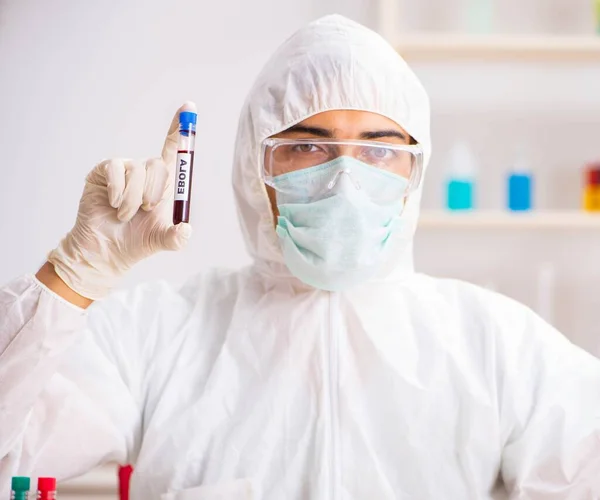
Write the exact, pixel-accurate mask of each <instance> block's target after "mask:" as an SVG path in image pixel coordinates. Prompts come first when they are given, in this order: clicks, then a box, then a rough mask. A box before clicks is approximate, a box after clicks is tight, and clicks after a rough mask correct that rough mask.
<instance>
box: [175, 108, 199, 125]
mask: <svg viewBox="0 0 600 500" xmlns="http://www.w3.org/2000/svg"><path fill="white" fill-rule="evenodd" d="M197 118H198V115H197V114H196V113H194V112H193V111H182V112H181V113H179V128H180V129H184V130H188V129H189V128H190V125H191V128H192V130H196V119H197Z"/></svg>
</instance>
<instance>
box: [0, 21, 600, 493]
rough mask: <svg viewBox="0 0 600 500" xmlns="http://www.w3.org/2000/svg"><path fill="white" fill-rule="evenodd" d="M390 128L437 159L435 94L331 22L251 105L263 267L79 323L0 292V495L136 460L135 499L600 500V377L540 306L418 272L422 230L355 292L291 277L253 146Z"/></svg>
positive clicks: (138, 293)
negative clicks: (21, 485) (313, 118)
mask: <svg viewBox="0 0 600 500" xmlns="http://www.w3.org/2000/svg"><path fill="white" fill-rule="evenodd" d="M338 108H344V109H348V108H352V109H361V110H367V111H372V112H376V113H380V114H383V115H385V116H387V117H389V118H391V119H393V120H394V121H396V122H397V123H399V124H400V125H401V126H402V127H404V128H405V129H406V130H407V131H408V132H409V133H410V134H411V135H412V136H413V137H414V138H416V139H417V140H418V141H419V142H420V143H421V144H422V145H423V146H424V147H425V150H426V152H427V156H428V155H429V150H430V139H429V109H428V99H427V96H426V94H425V91H424V90H423V88H422V87H421V85H420V84H419V82H418V80H417V78H416V77H415V76H414V74H413V73H412V72H411V71H410V70H409V68H408V67H407V65H406V64H405V63H404V62H403V61H402V59H401V58H400V57H399V56H398V55H397V54H396V53H395V52H394V51H393V49H392V48H391V47H390V46H389V45H387V44H386V43H385V42H384V41H383V40H382V39H381V38H380V37H379V36H378V35H376V34H374V33H373V32H371V31H369V30H367V29H365V28H364V27H362V26H360V25H357V24H355V23H353V22H350V21H348V20H346V19H344V18H342V17H339V16H329V17H326V18H323V19H320V20H318V21H316V22H314V23H312V24H310V25H308V26H307V27H306V28H304V29H302V30H300V31H299V32H298V33H296V34H295V35H294V36H293V37H291V38H290V39H289V40H287V41H286V42H285V44H284V45H283V46H282V47H281V48H280V49H279V50H278V51H277V52H276V53H275V55H274V56H273V58H272V59H271V61H270V62H269V63H268V64H267V66H266V67H265V69H264V71H263V72H262V73H261V74H260V76H259V78H258V81H257V83H256V84H255V86H254V87H253V89H252V91H251V93H250V96H249V98H248V100H247V102H246V105H245V107H244V109H243V111H242V115H241V121H240V126H239V133H238V137H237V144H236V153H235V164H234V171H233V185H234V189H235V193H236V197H237V203H238V207H239V214H240V220H241V226H242V229H243V233H244V237H245V239H246V244H247V247H248V251H249V252H250V253H251V255H252V257H253V258H254V264H253V265H252V266H251V267H249V268H247V269H243V270H241V271H233V272H225V271H211V272H208V273H205V274H201V275H198V276H196V277H195V278H193V279H192V280H190V281H189V283H188V284H187V285H186V286H184V287H183V288H182V289H181V290H174V289H172V288H171V287H169V285H167V284H165V283H158V284H150V285H144V286H139V287H137V288H135V289H133V290H131V291H125V292H118V293H114V294H113V295H112V296H110V297H108V298H107V299H105V300H102V301H99V302H96V303H95V304H94V305H93V306H92V307H90V308H89V310H88V312H87V313H85V312H83V311H82V310H80V309H78V308H77V307H75V306H72V305H70V304H69V303H67V302H65V301H63V300H62V299H60V298H59V297H58V296H56V295H55V294H53V293H52V292H50V291H49V290H48V289H45V288H44V286H42V285H41V284H40V283H39V282H38V281H37V280H36V279H35V278H34V277H32V276H25V277H22V278H20V279H17V280H16V281H14V282H12V283H10V284H9V285H8V286H7V287H5V288H4V289H3V290H2V293H1V295H0V321H1V325H0V327H1V328H0V352H2V354H1V357H0V479H1V481H0V485H1V489H0V491H4V492H6V491H8V484H9V480H10V476H11V475H13V474H17V473H18V474H31V475H34V476H35V475H37V474H40V475H56V476H58V477H59V478H66V477H70V476H73V475H76V474H80V473H83V472H85V471H87V470H89V469H90V468H92V467H94V466H95V465H97V464H99V463H101V462H106V461H114V460H117V461H120V462H130V463H133V464H134V466H135V472H134V475H133V478H132V498H133V499H134V500H142V499H144V500H150V499H178V500H182V499H203V500H211V499H212V500H216V499H221V500H223V499H226V500H249V499H255V500H257V499H260V500H309V499H310V500H351V499H352V500H374V499H377V500H383V499H415V500H427V499H432V500H434V499H435V500H441V499H448V500H465V499H484V498H490V497H491V491H492V489H493V485H494V483H495V482H496V479H497V477H498V476H500V477H502V478H503V480H504V482H505V483H506V487H507V489H508V490H509V492H510V494H511V497H512V498H515V499H517V498H518V499H525V498H534V499H553V500H558V499H560V500H564V499H574V500H581V499H592V498H595V499H597V498H600V362H599V361H598V360H597V359H596V358H594V357H592V356H591V355H589V354H587V353H585V352H583V351H582V350H580V349H579V348H577V347H575V346H573V345H572V344H570V343H569V342H568V341H567V340H566V339H565V338H564V337H563V336H562V335H561V334H559V333H558V332H556V331H555V330H554V329H553V328H552V327H550V326H549V325H547V324H546V323H544V322H543V321H542V320H541V319H539V318H538V317H536V316H535V314H533V313H532V312H531V311H530V310H528V309H527V308H525V307H523V306H521V305H519V304H517V303H515V302H513V301H512V300H509V299H507V298H504V297H502V296H499V295H497V294H494V293H491V292H488V291H485V290H482V289H480V288H477V287H475V286H472V285H469V284H466V283H462V282H458V281H452V280H439V279H433V278H430V277H427V276H423V275H419V274H416V273H415V272H414V271H413V264H412V250H411V248H412V243H411V240H412V235H413V232H414V230H415V227H416V222H417V216H418V202H419V193H417V194H416V195H415V196H412V198H411V199H410V200H409V202H408V206H407V209H406V211H405V215H404V217H405V224H406V225H405V235H404V238H403V241H402V247H401V248H400V247H399V248H398V251H397V252H396V253H395V255H394V257H393V259H392V261H390V262H388V263H387V266H386V269H385V272H383V273H381V275H380V276H379V277H378V278H377V279H375V280H373V281H371V282H369V283H365V284H364V285H361V286H358V287H355V288H353V289H351V290H348V291H346V292H343V293H330V292H324V291H320V290H315V289H311V288H309V287H307V286H305V285H303V284H302V283H300V282H299V281H298V280H297V279H295V278H293V277H292V276H291V275H290V273H289V272H288V271H287V269H286V267H285V265H284V264H283V261H282V257H281V252H280V249H279V245H278V241H277V238H276V235H275V232H274V228H273V219H272V214H271V209H270V205H269V202H268V199H267V194H266V192H265V188H264V185H263V184H262V182H261V179H260V176H259V155H258V151H259V144H260V143H261V141H262V140H263V139H264V138H266V137H268V136H270V135H273V134H275V133H277V132H279V131H281V130H283V129H285V128H287V127H289V126H291V125H292V124H294V123H296V122H299V121H301V120H303V119H304V118H306V117H308V116H310V115H312V114H315V113H319V112H322V111H325V110H330V109H338Z"/></svg>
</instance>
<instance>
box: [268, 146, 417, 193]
mask: <svg viewBox="0 0 600 500" xmlns="http://www.w3.org/2000/svg"><path fill="white" fill-rule="evenodd" d="M340 157H351V158H353V159H355V160H358V162H360V164H361V165H363V166H365V167H367V168H368V167H373V168H374V169H377V170H378V171H381V172H383V173H385V174H387V175H390V176H391V177H390V178H391V179H392V178H394V177H396V176H397V177H400V178H402V180H404V181H406V182H403V183H402V185H403V191H404V192H403V193H397V195H398V196H406V195H408V194H410V192H412V191H414V190H415V189H416V188H417V187H418V186H419V183H420V181H421V175H422V170H423V150H422V148H421V146H420V145H418V144H416V145H400V144H389V143H385V142H378V141H354V140H332V139H284V138H269V139H265V140H264V141H263V143H262V152H261V158H262V176H263V180H264V182H265V184H267V185H269V186H271V187H273V188H274V189H275V190H276V191H278V192H283V193H285V194H291V192H292V191H293V190H294V182H290V181H291V180H293V178H294V176H295V175H290V174H297V175H303V174H306V175H309V174H310V173H311V169H319V168H320V167H321V166H322V165H324V164H329V162H332V161H333V160H336V159H338V158H340ZM339 164H340V165H344V164H345V162H339ZM340 168H343V167H340ZM351 170H352V168H348V167H345V169H344V171H345V173H348V174H350V176H352V175H353V174H352V171H351ZM313 172H314V171H313ZM338 176H339V172H338V171H336V169H335V168H331V169H327V175H312V176H311V179H312V180H313V181H312V183H311V191H312V192H313V193H312V194H314V195H315V196H316V195H318V194H319V193H321V194H322V193H324V192H326V191H327V190H328V189H329V190H331V189H332V182H335V179H336V178H337V177H338ZM284 178H285V180H286V182H278V179H284ZM357 187H360V186H359V184H358V183H357ZM286 191H290V193H287V192H286Z"/></svg>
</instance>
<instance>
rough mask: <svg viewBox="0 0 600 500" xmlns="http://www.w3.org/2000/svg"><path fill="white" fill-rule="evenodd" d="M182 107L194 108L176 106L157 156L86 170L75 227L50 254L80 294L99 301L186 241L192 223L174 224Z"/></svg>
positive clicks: (110, 162)
mask: <svg viewBox="0 0 600 500" xmlns="http://www.w3.org/2000/svg"><path fill="white" fill-rule="evenodd" d="M181 111H193V112H196V106H195V104H194V103H191V102H188V103H185V104H184V105H183V106H181V108H179V109H178V110H177V113H175V116H174V117H173V122H172V123H171V127H170V128H169V132H168V134H167V138H166V140H165V144H164V146H163V150H162V155H161V157H160V158H150V159H146V160H139V161H138V160H128V159H112V160H105V161H102V162H101V163H99V164H98V165H96V167H94V169H93V170H92V171H91V172H90V173H89V174H88V176H87V178H86V184H85V188H84V190H83V195H82V196H81V200H80V202H79V212H78V214H77V220H76V222H75V226H74V227H73V229H71V231H70V232H69V233H68V234H67V235H66V236H65V238H64V239H63V240H62V241H61V242H60V244H59V246H58V248H56V249H55V250H53V251H52V252H50V254H49V256H48V261H49V262H51V263H52V264H53V265H54V269H55V271H56V274H58V276H60V278H61V279H62V280H63V281H64V282H65V283H66V284H67V285H68V286H69V287H70V288H71V289H73V290H74V291H75V292H77V293H78V294H79V295H82V296H84V297H87V298H89V299H93V300H96V299H100V298H102V297H104V296H105V295H107V294H108V292H109V291H110V290H111V289H112V288H113V287H114V286H115V284H116V283H117V281H118V280H119V278H120V277H121V276H122V275H123V274H124V273H125V272H126V271H127V270H128V269H129V268H131V267H132V266H133V265H134V264H135V263H137V262H139V261H140V260H142V259H144V258H146V257H149V256H150V255H152V254H154V253H156V252H159V251H161V250H180V249H182V248H183V247H184V246H185V245H186V243H187V241H188V240H189V238H190V236H191V226H190V225H189V224H185V223H181V224H178V225H177V226H174V225H173V222H172V218H173V180H174V177H175V159H176V157H177V143H178V130H179V113H180V112H181ZM140 208H141V210H140Z"/></svg>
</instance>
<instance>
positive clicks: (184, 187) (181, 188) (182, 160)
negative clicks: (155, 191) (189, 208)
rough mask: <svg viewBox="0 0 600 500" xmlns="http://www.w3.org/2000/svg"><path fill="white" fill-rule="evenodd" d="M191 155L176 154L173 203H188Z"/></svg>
mask: <svg viewBox="0 0 600 500" xmlns="http://www.w3.org/2000/svg"><path fill="white" fill-rule="evenodd" d="M191 163H192V155H191V153H177V172H176V173H175V201H189V198H190V165H191Z"/></svg>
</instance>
